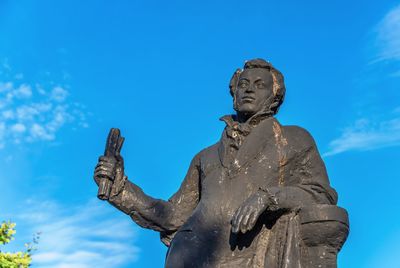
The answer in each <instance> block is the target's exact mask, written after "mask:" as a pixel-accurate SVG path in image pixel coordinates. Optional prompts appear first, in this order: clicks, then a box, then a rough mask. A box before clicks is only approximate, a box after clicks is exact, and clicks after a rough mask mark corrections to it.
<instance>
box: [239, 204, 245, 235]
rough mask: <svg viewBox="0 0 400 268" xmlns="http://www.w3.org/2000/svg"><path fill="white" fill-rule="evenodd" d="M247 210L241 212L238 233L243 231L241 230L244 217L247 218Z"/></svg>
mask: <svg viewBox="0 0 400 268" xmlns="http://www.w3.org/2000/svg"><path fill="white" fill-rule="evenodd" d="M246 210H247V209H246V208H244V209H242V210H241V212H240V215H239V216H238V218H237V229H238V231H237V232H239V231H241V229H242V222H243V218H244V216H246Z"/></svg>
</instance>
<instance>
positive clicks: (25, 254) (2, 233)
mask: <svg viewBox="0 0 400 268" xmlns="http://www.w3.org/2000/svg"><path fill="white" fill-rule="evenodd" d="M15 233H16V231H15V223H11V222H3V223H2V224H1V226H0V246H1V245H5V244H7V243H9V242H10V241H11V240H13V239H14V235H15ZM38 238H39V237H38V235H36V236H35V237H34V238H33V244H36V243H37V240H38ZM33 244H32V243H27V244H25V247H26V250H25V251H20V252H15V253H10V252H2V251H1V250H0V268H26V267H29V266H30V265H31V261H32V251H33V250H34V249H35V248H34V246H33Z"/></svg>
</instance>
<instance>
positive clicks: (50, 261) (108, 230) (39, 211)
mask: <svg viewBox="0 0 400 268" xmlns="http://www.w3.org/2000/svg"><path fill="white" fill-rule="evenodd" d="M107 205H108V204H105V203H101V202H100V201H99V200H91V201H89V202H88V203H86V204H85V205H83V206H78V207H61V206H60V205H59V204H57V203H54V202H49V201H42V202H39V201H37V200H28V201H27V203H26V207H29V212H27V213H21V214H20V215H19V216H17V219H18V220H19V221H24V224H25V225H26V224H28V225H30V226H31V231H32V232H34V231H40V232H41V235H40V243H39V245H38V251H37V252H35V254H34V255H33V265H34V266H35V267H41V268H50V267H51V268H64V267H68V268H91V267H99V268H102V267H120V266H122V265H126V264H130V263H133V262H135V260H136V259H137V258H138V254H139V248H138V247H136V246H135V245H134V240H135V237H136V227H135V225H134V224H133V223H132V222H131V221H130V219H129V218H128V217H126V219H123V220H121V218H118V219H116V218H115V217H113V216H110V215H111V209H109V208H108V206H107Z"/></svg>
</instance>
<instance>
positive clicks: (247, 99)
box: [242, 96, 255, 102]
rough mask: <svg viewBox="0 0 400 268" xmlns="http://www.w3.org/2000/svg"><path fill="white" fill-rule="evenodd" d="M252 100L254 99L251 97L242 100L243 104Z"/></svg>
mask: <svg viewBox="0 0 400 268" xmlns="http://www.w3.org/2000/svg"><path fill="white" fill-rule="evenodd" d="M254 100H255V98H254V97H251V96H246V97H243V98H242V101H243V102H253V101H254Z"/></svg>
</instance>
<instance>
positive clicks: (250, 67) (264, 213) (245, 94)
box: [94, 59, 349, 268]
mask: <svg viewBox="0 0 400 268" xmlns="http://www.w3.org/2000/svg"><path fill="white" fill-rule="evenodd" d="M229 87H230V93H231V95H232V96H233V103H234V109H235V111H236V115H229V116H224V117H222V118H221V120H223V121H224V122H225V123H226V127H225V129H224V131H223V133H222V137H221V139H220V140H219V141H218V142H217V143H216V144H214V145H212V146H210V147H208V148H206V149H204V150H202V151H201V152H199V153H198V154H197V155H196V156H195V157H194V158H193V160H192V162H191V164H190V167H189V170H188V172H187V175H186V177H185V179H184V180H183V182H182V185H181V187H180V188H179V190H178V191H177V192H176V193H175V194H174V195H173V196H172V197H171V198H170V199H169V200H168V201H164V200H160V199H154V198H152V197H150V196H148V195H146V194H145V193H144V192H143V191H142V190H141V189H140V188H139V187H138V186H137V185H135V184H134V183H132V182H130V181H129V180H127V177H126V176H125V173H124V164H123V158H122V157H121V155H120V150H121V147H122V143H123V138H122V137H121V136H120V133H119V130H117V129H112V130H111V132H110V135H109V138H108V142H107V146H106V153H105V156H102V157H100V159H99V162H98V165H97V166H96V169H95V174H94V178H95V181H96V182H97V184H98V185H99V198H101V199H106V200H108V201H109V202H110V203H111V204H112V205H113V206H115V207H116V208H118V209H119V210H121V211H123V212H125V213H126V214H128V215H129V216H130V217H131V218H132V219H133V220H134V221H135V222H136V223H137V224H139V225H140V226H142V227H144V228H149V229H152V230H155V231H158V232H160V235H161V240H162V242H163V243H164V244H165V245H167V246H168V247H169V249H168V253H167V258H166V264H165V267H168V268H170V267H172V268H180V267H219V268H222V267H227V268H228V267H229V268H231V267H265V268H300V267H303V268H304V267H307V268H308V267H336V266H337V264H336V259H337V254H338V252H339V250H340V249H341V247H342V245H343V244H344V242H345V240H346V238H347V235H348V232H349V222H348V216H347V212H346V211H345V210H344V209H343V208H340V207H338V206H336V203H337V193H336V191H335V190H334V189H332V188H331V187H330V184H329V180H328V176H327V173H326V169H325V165H324V163H323V161H322V159H321V157H320V155H319V153H318V150H317V147H316V145H315V142H314V140H313V138H312V137H311V135H310V134H309V133H308V132H307V131H306V130H304V129H303V128H300V127H297V126H282V125H281V124H280V123H279V122H278V121H277V120H276V119H275V118H274V115H275V114H276V113H277V112H278V109H279V106H280V105H281V104H282V102H283V99H284V96H285V85H284V81H283V75H282V74H281V73H280V72H279V71H278V70H277V69H275V68H274V67H273V66H272V65H271V64H270V63H269V62H267V61H265V60H262V59H254V60H250V61H247V62H246V63H245V65H244V68H243V69H238V70H237V71H236V72H235V73H234V75H233V77H232V79H231V81H230V85H229Z"/></svg>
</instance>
